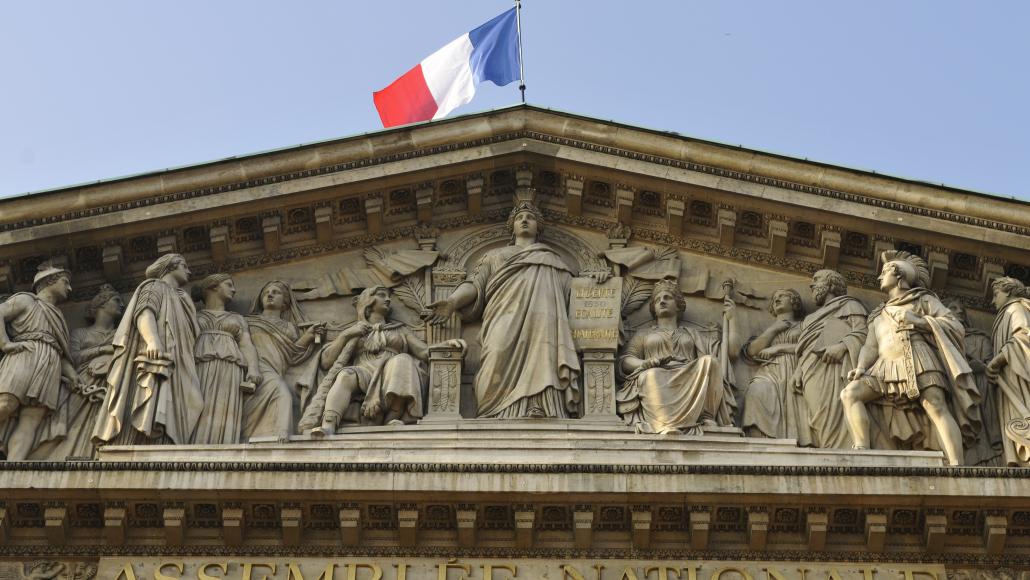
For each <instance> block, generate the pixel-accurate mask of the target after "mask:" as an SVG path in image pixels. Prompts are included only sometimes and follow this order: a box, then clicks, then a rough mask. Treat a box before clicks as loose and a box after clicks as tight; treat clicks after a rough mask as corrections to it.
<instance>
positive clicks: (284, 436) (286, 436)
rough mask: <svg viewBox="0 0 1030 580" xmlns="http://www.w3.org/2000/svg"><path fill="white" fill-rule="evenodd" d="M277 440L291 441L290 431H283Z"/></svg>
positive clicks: (279, 441) (280, 441)
mask: <svg viewBox="0 0 1030 580" xmlns="http://www.w3.org/2000/svg"><path fill="white" fill-rule="evenodd" d="M275 442H276V443H289V442H290V434H289V433H281V434H280V435H279V436H278V437H276V439H275Z"/></svg>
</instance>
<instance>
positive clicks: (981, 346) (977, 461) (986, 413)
mask: <svg viewBox="0 0 1030 580" xmlns="http://www.w3.org/2000/svg"><path fill="white" fill-rule="evenodd" d="M965 345H966V358H968V359H969V360H970V361H974V360H977V361H980V362H982V363H983V364H985V365H986V364H987V363H988V362H990V360H991V357H993V356H994V345H993V344H991V337H990V335H988V334H987V333H986V332H984V331H982V330H978V329H976V328H971V327H969V326H967V327H966V338H965ZM973 380H974V381H975V382H976V387H977V389H979V390H980V397H981V399H980V418H981V420H982V424H983V427H982V428H981V429H980V436H979V437H978V438H977V440H976V445H974V446H972V447H966V462H965V463H966V465H984V466H995V465H1000V464H1001V456H1002V433H1001V423H1000V422H999V419H998V403H997V394H996V391H997V389H998V387H997V386H996V385H995V384H994V383H993V382H991V381H990V379H988V378H987V373H986V372H984V370H983V369H980V370H979V371H977V370H974V371H973Z"/></svg>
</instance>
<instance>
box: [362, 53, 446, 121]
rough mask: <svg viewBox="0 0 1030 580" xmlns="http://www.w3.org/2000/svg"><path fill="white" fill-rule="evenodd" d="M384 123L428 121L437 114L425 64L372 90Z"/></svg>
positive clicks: (373, 98) (416, 66)
mask: <svg viewBox="0 0 1030 580" xmlns="http://www.w3.org/2000/svg"><path fill="white" fill-rule="evenodd" d="M372 100H373V101H375V104H376V110H378V111H379V118H380V119H382V120H383V127H393V126H395V125H406V124H408V123H416V122H419V121H428V120H430V119H432V118H433V115H435V114H436V111H437V105H436V101H435V100H433V94H432V93H430V92H429V85H428V84H427V83H426V77H425V75H423V74H422V65H421V64H417V65H415V68H413V69H411V70H409V71H408V72H406V73H404V75H403V76H401V77H400V78H399V79H397V80H395V81H393V83H392V84H391V85H390V86H388V87H386V88H385V89H383V90H381V91H378V92H375V93H372Z"/></svg>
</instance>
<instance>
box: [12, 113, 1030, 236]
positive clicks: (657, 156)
mask: <svg viewBox="0 0 1030 580" xmlns="http://www.w3.org/2000/svg"><path fill="white" fill-rule="evenodd" d="M470 137H471V138H470ZM519 139H533V140H538V141H542V142H546V143H552V144H557V145H560V146H566V147H573V148H577V149H583V150H589V151H597V152H604V153H608V154H611V155H616V156H619V157H623V158H627V159H636V160H641V161H645V162H648V163H653V164H656V165H659V166H666V167H674V168H679V169H685V170H689V171H695V172H699V173H703V174H709V175H713V176H716V177H723V178H727V179H734V180H740V181H744V182H750V183H754V184H758V185H762V186H770V187H778V188H784V189H789V190H793V191H798V192H801V193H807V194H812V195H818V196H822V197H827V198H830V199H837V200H843V201H853V202H857V203H862V204H865V205H869V206H871V207H876V208H884V209H892V210H897V211H902V212H906V213H912V214H916V215H924V216H929V217H932V218H934V219H941V220H946V221H952V222H958V223H965V224H970V225H975V226H979V227H985V228H992V229H998V230H1003V231H1008V232H1012V233H1018V234H1022V235H1030V227H1028V225H1030V205H1028V204H1025V203H1022V202H1017V201H1014V200H1006V199H1003V198H992V197H988V196H984V195H982V194H975V193H973V192H963V191H960V190H952V189H950V188H944V187H933V186H929V185H923V184H918V183H914V182H908V181H904V180H898V179H893V178H887V177H882V176H876V175H872V174H866V173H862V172H857V171H853V170H847V169H843V168H834V167H832V166H826V165H820V164H814V163H806V162H802V161H798V160H791V159H787V158H781V157H777V156H774V155H770V154H763V153H759V152H755V151H749V150H745V149H741V148H733V147H727V146H724V145H716V144H713V143H708V142H704V141H699V140H693V139H687V138H682V137H678V136H672V135H668V134H661V133H654V132H648V131H645V130H642V129H632V128H628V127H625V126H619V125H614V124H610V123H603V122H600V121H595V120H589V119H586V118H581V117H575V116H570V115H566V114H560V113H554V112H549V111H544V110H540V109H536V108H533V107H525V108H523V107H519V108H515V109H512V110H505V111H498V112H493V113H485V114H483V115H480V116H472V117H464V118H457V119H453V120H449V121H446V122H443V123H433V124H428V125H422V126H417V127H413V128H408V129H405V130H402V131H400V132H397V131H392V132H382V133H376V134H373V135H369V136H362V137H355V138H350V139H345V140H341V141H336V142H328V143H324V144H317V145H312V146H308V147H304V148H299V149H293V150H288V151H283V152H274V153H269V154H263V155H259V156H254V157H249V158H240V159H232V160H228V161H225V162H216V163H213V164H209V165H205V166H199V167H195V168H187V169H183V170H178V171H172V172H168V173H165V174H160V175H152V176H141V177H139V178H130V179H127V180H123V181H118V182H113V183H109V184H98V185H94V186H87V187H83V188H70V189H67V190H56V191H53V192H47V193H46V194H39V195H37V196H30V197H25V198H12V199H7V200H0V208H3V212H2V213H3V214H4V216H5V222H6V223H3V224H0V231H9V230H12V229H19V228H25V227H32V226H37V225H41V224H46V223H53V222H57V221H65V220H69V219H76V218H80V217H90V216H96V215H103V214H105V213H111V212H116V211H123V210H126V209H132V208H138V207H147V206H152V205H156V204H161V203H167V202H171V201H176V200H183V199H192V198H197V197H203V196H208V195H214V194H218V193H224V192H228V191H235V190H239V189H246V188H252V187H260V186H263V185H272V184H276V183H283V182H286V181H291V180H295V179H302V178H307V177H313V176H318V175H326V174H332V173H338V172H342V171H348V170H353V169H360V168H363V167H373V166H376V165H381V164H384V163H390V162H396V161H402V160H406V159H413V158H418V157H425V156H430V155H435V154H439V153H444V152H448V151H459V150H463V149H468V148H472V147H477V146H483V145H490V144H496V143H500V142H505V141H517V140H519ZM172 176H179V178H178V179H173V178H172ZM155 180H156V181H155ZM69 209H71V211H69Z"/></svg>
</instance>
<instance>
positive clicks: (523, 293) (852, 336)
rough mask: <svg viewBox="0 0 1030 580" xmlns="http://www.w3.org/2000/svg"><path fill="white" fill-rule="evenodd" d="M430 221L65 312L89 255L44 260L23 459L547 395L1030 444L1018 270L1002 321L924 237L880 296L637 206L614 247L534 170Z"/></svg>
mask: <svg viewBox="0 0 1030 580" xmlns="http://www.w3.org/2000/svg"><path fill="white" fill-rule="evenodd" d="M413 233H414V237H415V242H416V246H415V247H412V246H411V241H410V239H409V240H407V241H405V240H396V241H394V242H390V243H389V244H386V245H384V246H376V247H367V248H364V249H363V250H361V251H360V252H354V253H352V254H347V256H345V257H343V258H341V259H340V260H339V261H337V262H336V263H335V264H336V265H335V266H333V267H332V268H327V269H326V270H324V271H322V272H318V271H314V270H304V271H303V272H299V273H300V275H296V274H298V271H295V272H293V274H294V276H292V277H291V276H290V275H289V274H288V273H284V274H283V275H282V278H283V279H272V280H269V278H277V277H278V276H271V275H270V276H268V277H267V278H264V279H263V280H260V279H259V281H258V282H256V283H255V282H254V278H253V277H251V276H252V274H248V273H236V274H229V273H218V272H215V273H211V274H210V275H207V276H206V277H204V278H203V279H201V280H195V281H191V280H190V274H191V273H190V269H189V266H188V265H187V263H186V259H185V258H184V257H183V256H182V255H179V254H168V255H164V256H161V257H160V258H158V259H157V260H156V261H154V263H153V264H151V265H150V267H149V268H147V271H146V279H145V280H144V281H143V282H142V283H141V284H140V285H139V286H138V287H137V288H136V290H135V291H134V292H133V293H132V295H131V296H129V297H127V298H128V299H127V300H123V298H125V297H123V296H122V295H120V294H119V293H118V292H117V291H115V290H114V288H112V287H110V286H105V287H102V288H101V289H100V291H99V292H98V293H97V294H96V295H95V296H94V297H92V298H91V299H89V300H88V303H83V304H82V305H81V306H80V307H79V308H81V310H80V312H84V314H85V316H84V319H85V321H86V324H85V325H83V326H81V327H80V328H75V329H74V330H72V331H70V332H69V329H68V327H67V324H66V323H65V318H64V312H63V311H62V309H61V308H59V307H58V306H59V305H60V304H62V303H63V302H65V301H66V299H67V298H68V296H69V292H70V286H71V284H70V280H71V275H70V274H69V272H67V271H66V270H63V269H61V268H57V267H53V266H50V265H44V266H43V267H42V270H41V271H40V272H39V274H38V275H37V276H36V279H35V283H34V291H33V292H31V293H29V292H21V293H17V294H14V295H11V296H8V297H6V298H5V299H4V300H3V301H2V303H0V317H2V319H3V326H2V328H3V331H2V332H0V444H2V449H3V453H4V455H5V457H6V458H7V459H8V460H22V459H30V460H34V459H65V458H95V457H96V456H97V449H98V446H102V445H149V444H166V445H182V444H202V445H229V444H245V443H248V442H281V443H288V442H289V441H290V440H291V438H297V437H301V438H308V437H322V438H331V437H334V436H343V435H342V434H344V433H353V434H356V433H359V432H360V431H348V429H351V428H352V427H360V428H362V429H364V428H369V427H381V428H390V429H403V428H405V426H407V425H412V424H415V423H419V422H434V421H436V422H439V421H444V422H454V421H462V420H469V419H480V420H511V419H518V420H530V419H533V420H543V421H546V420H560V421H580V420H581V421H585V422H593V423H595V424H598V425H606V426H607V427H608V428H611V429H617V430H621V431H622V432H624V433H625V434H626V436H627V437H632V436H636V435H634V433H641V434H651V433H657V434H667V435H685V436H703V435H704V434H705V433H706V430H707V431H709V432H710V431H712V430H722V431H719V432H720V433H723V434H725V433H736V434H739V435H743V436H748V437H762V438H775V439H787V440H792V441H794V442H795V443H796V444H797V445H799V446H805V447H817V448H836V449H851V448H857V449H862V448H871V449H934V450H940V451H944V452H945V453H946V454H947V458H948V461H949V462H950V463H952V464H959V463H967V464H978V465H997V464H1006V465H1021V466H1026V465H1030V453H1028V452H1027V449H1030V436H1028V432H1030V430H1028V427H1027V425H1030V378H1027V377H1030V371H1028V372H1024V370H1025V368H1024V367H1027V366H1028V364H1030V347H1024V346H1021V345H1023V344H1024V343H1027V339H1026V337H1027V333H1026V326H1027V325H1026V324H1024V323H1023V318H1026V316H1025V314H1026V313H1027V312H1030V307H1027V304H1030V302H1028V299H1027V297H1026V296H1027V291H1026V288H1025V287H1024V286H1023V285H1022V283H1021V282H1019V281H1017V280H1014V279H1012V278H999V279H997V280H996V281H995V283H994V286H993V291H994V304H995V306H996V307H997V309H998V317H997V321H996V323H995V327H994V330H993V332H992V333H990V334H988V333H986V332H984V331H981V330H978V329H976V328H974V327H973V326H972V325H971V324H970V317H969V316H968V315H967V313H966V312H965V309H964V306H963V305H962V303H959V302H955V301H949V302H948V303H947V305H945V303H944V302H942V301H941V300H940V299H938V298H937V296H936V295H935V294H934V293H933V292H932V291H930V290H929V289H928V278H927V271H926V265H925V263H924V262H922V260H921V258H919V257H918V256H913V255H911V254H907V253H904V252H895V253H890V255H885V256H884V267H883V270H882V272H881V276H880V280H881V285H882V288H883V291H884V292H885V293H886V300H885V302H884V303H883V304H882V305H880V306H878V307H876V308H872V309H871V314H870V309H869V308H868V307H867V305H866V303H864V302H863V301H862V300H860V299H859V298H858V297H856V296H852V295H849V292H848V286H847V283H846V281H845V278H844V276H842V275H841V274H840V273H838V272H836V271H833V270H820V271H817V272H815V273H814V275H813V276H812V277H811V281H810V283H806V282H803V281H802V279H801V278H800V277H798V278H797V281H796V283H792V284H787V285H785V286H784V287H782V288H780V289H779V290H776V291H772V290H771V288H775V286H770V284H768V283H761V284H757V283H756V281H754V280H749V279H748V276H747V275H746V274H742V273H741V272H739V271H727V270H725V269H720V266H719V265H718V264H715V263H713V262H711V261H707V262H706V261H701V260H696V259H695V258H694V257H692V256H691V255H690V254H689V253H686V252H685V251H684V250H681V249H678V248H674V247H668V246H661V245H643V244H637V243H630V237H631V234H632V232H631V231H630V230H629V229H628V228H625V227H623V228H621V229H618V230H617V231H612V232H609V236H608V247H607V248H602V247H596V246H595V244H596V243H597V241H596V240H597V239H599V238H598V237H597V236H596V234H591V235H592V236H593V237H592V238H591V237H589V236H582V237H581V236H580V235H579V234H577V233H575V232H573V231H570V230H567V229H563V228H562V227H559V226H554V225H549V224H545V219H544V212H543V211H542V210H541V209H540V207H539V206H538V205H537V202H536V201H535V200H534V199H533V198H532V195H528V193H527V192H526V191H522V190H520V191H519V192H517V195H516V204H515V207H514V209H513V210H512V212H511V214H510V217H509V219H508V221H507V224H498V225H492V226H486V227H480V228H479V229H476V230H472V231H470V232H468V233H467V234H465V235H463V236H458V237H450V238H448V237H446V236H443V237H441V236H439V235H438V232H435V231H430V230H429V229H428V228H425V227H420V228H416V229H414V230H413ZM438 239H439V240H443V242H446V243H443V244H442V246H443V247H442V248H441V249H439V250H438V249H437V248H436V243H437V240H438ZM600 239H602V240H603V238H600ZM591 240H595V241H591ZM602 243H603V242H602ZM277 274H278V273H277ZM791 275H793V274H791ZM241 280H246V282H244V283H242V284H241V282H240V281H241ZM238 284H241V287H240V288H237V285H238ZM763 284H764V285H763ZM806 285H807V286H808V288H809V291H803V289H804V287H805V286H806ZM753 286H756V287H757V286H761V289H755V288H754V287H753ZM790 286H794V287H790ZM237 290H240V292H241V293H244V294H246V296H247V297H248V303H249V304H239V303H237V302H238V301H237V300H236V294H237ZM770 293H771V296H769V298H768V299H766V298H765V295H766V294H770ZM251 298H252V299H253V300H252V302H250V299H251ZM716 301H718V302H716ZM806 302H807V303H809V304H811V305H812V306H811V308H810V309H809V312H808V313H807V314H806V312H805V308H804V304H805V303H806ZM350 303H353V310H352V309H351V308H350ZM302 304H303V306H302ZM872 305H873V304H869V306H872ZM766 308H767V310H766ZM306 310H307V311H309V312H314V313H317V316H314V317H312V316H308V314H307V313H306ZM69 320H72V318H69ZM463 338H465V339H468V344H466V342H465V340H463Z"/></svg>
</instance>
